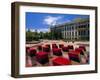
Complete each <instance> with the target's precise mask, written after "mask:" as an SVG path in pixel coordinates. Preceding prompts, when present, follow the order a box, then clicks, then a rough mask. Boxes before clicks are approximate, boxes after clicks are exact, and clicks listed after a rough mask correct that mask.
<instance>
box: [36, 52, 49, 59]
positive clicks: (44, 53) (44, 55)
mask: <svg viewBox="0 0 100 80" xmlns="http://www.w3.org/2000/svg"><path fill="white" fill-rule="evenodd" d="M36 57H38V58H45V57H48V53H46V52H42V51H41V52H38V53H36Z"/></svg>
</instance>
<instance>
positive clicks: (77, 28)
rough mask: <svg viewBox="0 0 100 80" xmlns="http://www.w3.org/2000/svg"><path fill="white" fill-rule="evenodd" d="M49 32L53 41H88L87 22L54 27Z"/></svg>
mask: <svg viewBox="0 0 100 80" xmlns="http://www.w3.org/2000/svg"><path fill="white" fill-rule="evenodd" d="M50 30H51V33H52V38H53V39H66V40H72V41H73V40H74V41H76V40H86V41H88V40H89V33H90V32H89V20H84V21H78V22H69V23H65V24H60V25H55V26H52V27H51V28H50Z"/></svg>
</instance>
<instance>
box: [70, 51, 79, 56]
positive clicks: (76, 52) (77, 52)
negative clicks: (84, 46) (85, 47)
mask: <svg viewBox="0 0 100 80" xmlns="http://www.w3.org/2000/svg"><path fill="white" fill-rule="evenodd" d="M69 54H76V55H78V54H80V52H79V51H75V50H71V51H70V52H69Z"/></svg>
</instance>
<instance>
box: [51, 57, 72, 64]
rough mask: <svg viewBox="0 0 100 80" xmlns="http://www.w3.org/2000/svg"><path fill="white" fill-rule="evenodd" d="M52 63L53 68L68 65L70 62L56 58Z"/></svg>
mask: <svg viewBox="0 0 100 80" xmlns="http://www.w3.org/2000/svg"><path fill="white" fill-rule="evenodd" d="M52 63H53V65H54V66H60V65H70V64H71V61H70V60H69V59H67V58H63V57H57V58H55V59H53V60H52Z"/></svg>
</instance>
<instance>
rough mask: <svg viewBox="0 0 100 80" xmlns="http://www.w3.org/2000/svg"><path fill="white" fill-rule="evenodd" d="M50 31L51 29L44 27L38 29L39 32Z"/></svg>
mask: <svg viewBox="0 0 100 80" xmlns="http://www.w3.org/2000/svg"><path fill="white" fill-rule="evenodd" d="M48 31H49V29H47V28H44V29H38V32H48Z"/></svg>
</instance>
